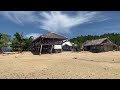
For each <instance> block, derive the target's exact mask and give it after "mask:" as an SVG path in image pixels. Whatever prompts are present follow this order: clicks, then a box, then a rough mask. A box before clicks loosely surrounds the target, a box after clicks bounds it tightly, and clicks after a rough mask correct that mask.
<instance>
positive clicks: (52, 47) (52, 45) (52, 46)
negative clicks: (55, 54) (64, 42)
mask: <svg viewBox="0 0 120 90" xmlns="http://www.w3.org/2000/svg"><path fill="white" fill-rule="evenodd" d="M52 49H53V45H52V47H51V51H50V53H51V54H52Z"/></svg>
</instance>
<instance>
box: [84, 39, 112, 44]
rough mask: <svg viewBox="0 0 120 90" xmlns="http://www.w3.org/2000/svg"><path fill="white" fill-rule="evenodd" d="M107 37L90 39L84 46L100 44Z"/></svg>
mask: <svg viewBox="0 0 120 90" xmlns="http://www.w3.org/2000/svg"><path fill="white" fill-rule="evenodd" d="M107 39H108V38H102V39H97V40H88V41H86V42H85V43H84V44H83V46H91V45H100V44H101V43H102V42H103V41H105V40H107ZM111 43H112V42H111Z"/></svg>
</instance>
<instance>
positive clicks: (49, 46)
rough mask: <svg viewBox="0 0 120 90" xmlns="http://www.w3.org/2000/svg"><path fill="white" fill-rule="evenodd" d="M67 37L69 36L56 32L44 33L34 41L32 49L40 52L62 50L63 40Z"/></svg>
mask: <svg viewBox="0 0 120 90" xmlns="http://www.w3.org/2000/svg"><path fill="white" fill-rule="evenodd" d="M65 39H67V38H66V37H64V36H61V35H58V34H55V33H48V34H44V35H41V36H39V37H38V38H36V39H35V40H33V41H32V44H31V47H30V50H32V51H37V52H39V54H41V53H52V52H61V51H62V46H61V45H62V43H63V42H62V41H63V40H65Z"/></svg>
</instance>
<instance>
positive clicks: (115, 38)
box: [70, 33, 120, 48]
mask: <svg viewBox="0 0 120 90" xmlns="http://www.w3.org/2000/svg"><path fill="white" fill-rule="evenodd" d="M100 38H109V39H110V40H111V41H112V42H113V43H114V44H116V45H120V34H119V33H107V34H103V35H87V36H82V35H81V36H78V37H76V38H72V39H70V41H71V42H72V43H75V44H77V45H78V46H79V48H80V47H81V45H82V44H83V43H84V42H85V41H87V40H95V39H100Z"/></svg>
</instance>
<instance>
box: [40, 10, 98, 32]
mask: <svg viewBox="0 0 120 90" xmlns="http://www.w3.org/2000/svg"><path fill="white" fill-rule="evenodd" d="M97 14H98V12H86V11H83V12H79V11H78V12H77V14H76V15H74V16H69V15H68V14H63V13H62V12H61V11H51V12H42V13H40V15H41V16H42V17H43V19H42V20H40V23H41V25H40V28H42V29H45V30H48V31H52V32H58V33H59V32H60V33H67V32H69V31H70V29H71V28H72V27H75V26H77V25H80V24H84V23H87V22H89V21H92V20H94V17H96V15H97Z"/></svg>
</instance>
